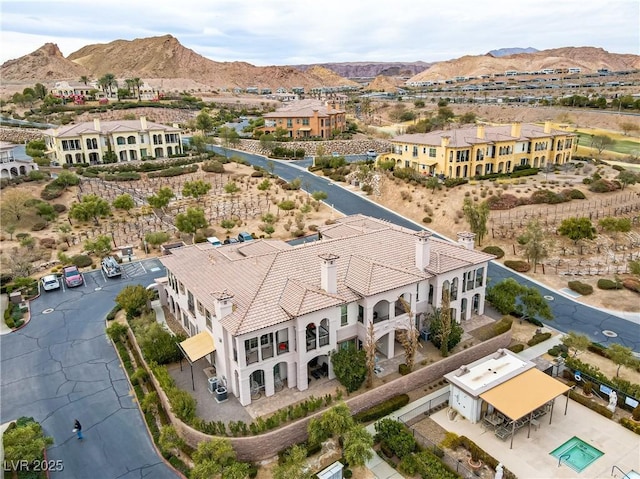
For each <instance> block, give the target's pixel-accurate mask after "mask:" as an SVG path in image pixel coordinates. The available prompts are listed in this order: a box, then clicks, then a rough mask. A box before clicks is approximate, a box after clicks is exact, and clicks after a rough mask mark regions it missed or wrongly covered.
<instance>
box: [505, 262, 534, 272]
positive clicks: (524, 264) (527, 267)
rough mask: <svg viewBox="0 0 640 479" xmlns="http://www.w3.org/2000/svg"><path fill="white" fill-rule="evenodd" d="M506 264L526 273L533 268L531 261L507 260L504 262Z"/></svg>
mask: <svg viewBox="0 0 640 479" xmlns="http://www.w3.org/2000/svg"><path fill="white" fill-rule="evenodd" d="M504 265H505V266H506V267H507V268H510V269H512V270H514V271H517V272H519V273H526V272H527V271H529V270H530V269H531V265H530V264H529V263H527V262H526V261H517V260H516V261H514V260H507V261H505V262H504Z"/></svg>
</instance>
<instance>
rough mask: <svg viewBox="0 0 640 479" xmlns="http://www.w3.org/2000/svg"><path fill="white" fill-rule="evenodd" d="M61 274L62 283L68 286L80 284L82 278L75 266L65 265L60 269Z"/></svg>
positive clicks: (82, 281) (72, 286)
mask: <svg viewBox="0 0 640 479" xmlns="http://www.w3.org/2000/svg"><path fill="white" fill-rule="evenodd" d="M62 276H63V277H64V283H65V284H66V285H67V287H68V288H74V287H76V286H82V284H83V283H84V279H83V278H82V275H81V274H80V271H78V268H77V267H76V266H67V267H65V268H64V269H63V270H62Z"/></svg>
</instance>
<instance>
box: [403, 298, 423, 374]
mask: <svg viewBox="0 0 640 479" xmlns="http://www.w3.org/2000/svg"><path fill="white" fill-rule="evenodd" d="M398 301H400V304H401V305H402V308H403V309H404V311H405V313H407V316H409V324H408V325H407V329H406V330H404V331H402V333H401V334H400V335H399V337H398V340H399V341H400V344H402V347H403V349H404V362H405V364H406V365H407V368H408V369H409V371H413V365H414V362H415V359H416V352H417V350H418V347H419V346H420V343H419V342H418V337H419V334H420V333H418V330H417V329H416V326H415V323H414V321H413V316H414V315H413V311H411V305H410V304H409V302H408V301H407V300H406V299H404V298H403V297H402V296H400V297H399V298H398Z"/></svg>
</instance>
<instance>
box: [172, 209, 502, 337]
mask: <svg viewBox="0 0 640 479" xmlns="http://www.w3.org/2000/svg"><path fill="white" fill-rule="evenodd" d="M321 231H322V236H323V240H321V241H316V242H313V243H307V244H304V245H299V246H295V247H291V246H290V245H288V244H286V243H283V242H281V241H277V240H256V241H254V242H251V243H244V244H242V245H232V246H223V247H219V248H215V247H213V246H212V245H209V244H197V245H192V246H185V247H182V248H176V249H173V250H172V254H170V255H167V256H163V257H162V258H160V261H161V262H162V263H163V264H164V265H165V266H166V267H167V269H168V270H169V271H171V272H172V273H173V274H175V275H176V277H177V278H178V280H179V281H181V282H182V283H183V284H184V285H185V287H186V288H187V289H188V290H189V291H191V292H192V293H193V294H194V296H195V297H196V298H197V299H198V300H200V301H201V302H202V303H203V305H204V306H205V307H206V308H207V309H209V310H210V311H213V310H214V298H213V296H212V293H213V292H214V291H223V290H225V289H226V290H227V291H229V292H230V293H231V294H233V304H234V306H235V308H234V311H233V312H232V313H231V314H229V315H228V316H226V317H225V318H222V319H221V320H220V322H221V324H222V325H223V326H224V327H225V329H227V330H228V331H229V332H230V333H231V334H234V335H237V334H244V333H248V332H252V331H256V330H259V329H262V328H265V327H268V326H274V325H277V324H279V323H282V322H285V321H288V320H289V319H290V318H291V317H292V316H297V315H301V314H306V313H308V312H311V311H317V310H320V309H324V308H328V307H332V306H336V305H338V304H343V303H347V302H352V301H356V300H358V299H359V298H360V297H362V296H365V295H371V294H375V293H378V292H382V291H388V290H391V289H394V288H398V287H402V286H405V285H407V284H411V283H416V282H418V281H420V280H425V279H428V278H430V277H431V276H432V275H433V273H435V272H444V271H450V270H452V269H457V268H461V267H464V266H470V265H473V264H479V263H483V262H486V261H488V260H489V259H492V258H493V256H492V255H488V254H486V253H482V252H479V251H472V250H467V249H465V248H463V247H462V246H460V245H457V244H453V243H449V242H447V241H444V240H439V239H435V238H433V237H432V238H429V241H430V242H431V259H430V265H429V267H428V268H427V269H426V271H420V270H419V269H418V268H417V267H416V264H415V254H416V241H417V238H416V232H415V231H412V230H409V229H406V228H401V227H398V226H395V225H393V224H391V223H387V222H384V221H381V220H376V219H374V218H369V217H366V216H362V215H354V216H350V217H346V218H341V219H339V220H337V222H336V224H334V225H330V226H328V227H324V228H321ZM325 233H326V234H325ZM331 236H333V237H331ZM285 245H286V246H285ZM326 254H333V255H337V256H338V259H336V260H335V265H336V278H337V292H336V293H335V294H329V293H327V292H325V291H323V290H322V289H321V287H320V283H321V278H320V276H321V274H320V272H321V264H322V262H323V260H322V259H321V257H320V255H326Z"/></svg>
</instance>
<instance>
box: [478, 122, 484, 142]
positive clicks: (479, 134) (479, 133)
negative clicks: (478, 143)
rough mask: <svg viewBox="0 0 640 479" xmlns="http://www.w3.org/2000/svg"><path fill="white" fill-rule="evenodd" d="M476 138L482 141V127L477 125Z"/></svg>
mask: <svg viewBox="0 0 640 479" xmlns="http://www.w3.org/2000/svg"><path fill="white" fill-rule="evenodd" d="M476 138H478V139H480V140H484V125H478V129H477V130H476Z"/></svg>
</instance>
